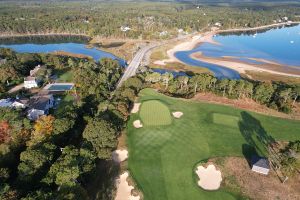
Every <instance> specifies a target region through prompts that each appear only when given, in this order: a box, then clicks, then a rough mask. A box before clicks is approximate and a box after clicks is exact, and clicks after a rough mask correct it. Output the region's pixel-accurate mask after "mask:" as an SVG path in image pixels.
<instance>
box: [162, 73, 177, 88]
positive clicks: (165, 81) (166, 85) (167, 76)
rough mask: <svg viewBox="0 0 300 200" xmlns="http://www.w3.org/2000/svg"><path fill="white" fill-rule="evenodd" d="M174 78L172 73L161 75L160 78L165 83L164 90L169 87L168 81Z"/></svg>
mask: <svg viewBox="0 0 300 200" xmlns="http://www.w3.org/2000/svg"><path fill="white" fill-rule="evenodd" d="M173 78H174V76H173V74H172V73H168V72H167V73H164V74H163V75H162V76H161V80H162V81H163V84H164V85H165V90H167V89H168V87H169V82H170V81H171V80H172V79H173Z"/></svg>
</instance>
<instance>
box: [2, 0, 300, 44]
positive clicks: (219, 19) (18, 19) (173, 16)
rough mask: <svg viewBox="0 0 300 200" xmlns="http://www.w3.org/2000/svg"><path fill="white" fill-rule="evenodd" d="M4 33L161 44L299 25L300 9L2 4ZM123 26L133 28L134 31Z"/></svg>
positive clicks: (163, 4) (96, 3)
mask: <svg viewBox="0 0 300 200" xmlns="http://www.w3.org/2000/svg"><path fill="white" fill-rule="evenodd" d="M0 4H1V9H0V22H1V23H0V33H2V34H5V35H11V34H35V33H39V34H47V33H70V34H85V35H88V36H96V35H99V36H102V37H128V38H142V39H159V38H161V37H162V35H163V36H164V37H163V38H166V37H174V36H177V34H178V30H181V29H182V30H183V31H185V32H188V33H191V32H193V31H200V30H202V29H207V28H209V27H212V26H214V25H215V23H220V24H222V28H224V29H226V28H236V27H255V26H261V25H265V24H271V23H274V20H277V21H278V20H281V19H282V18H283V17H288V19H289V20H293V21H299V16H300V11H299V7H297V6H291V5H288V4H287V5H285V4H284V5H282V4H281V6H277V5H276V4H266V5H264V6H261V5H260V6H258V5H256V4H251V5H246V6H238V5H237V6H232V7H228V6H210V5H206V4H195V3H190V2H188V3H174V2H173V3H169V2H155V3H153V2H152V3H150V2H138V3H136V2H124V3H123V2H102V1H100V2H99V1H89V3H86V2H84V1H83V2H81V1H76V2H64V1H62V2H56V1H49V2H41V1H33V2H23V1H20V2H11V3H9V2H2V3H1V2H0ZM121 27H128V28H130V30H126V29H123V30H121Z"/></svg>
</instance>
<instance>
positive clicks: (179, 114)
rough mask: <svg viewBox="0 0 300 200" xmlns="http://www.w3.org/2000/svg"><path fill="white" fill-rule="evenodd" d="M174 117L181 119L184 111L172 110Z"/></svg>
mask: <svg viewBox="0 0 300 200" xmlns="http://www.w3.org/2000/svg"><path fill="white" fill-rule="evenodd" d="M172 115H173V117H175V118H177V119H179V118H180V117H182V115H183V113H182V112H178V111H177V112H172Z"/></svg>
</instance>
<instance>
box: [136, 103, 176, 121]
mask: <svg viewBox="0 0 300 200" xmlns="http://www.w3.org/2000/svg"><path fill="white" fill-rule="evenodd" d="M140 117H141V120H142V122H143V124H144V125H146V126H160V125H169V124H171V123H172V118H171V114H170V111H169V108H168V106H166V105H165V104H164V103H162V102H160V101H157V100H150V101H145V102H143V103H142V105H141V109H140Z"/></svg>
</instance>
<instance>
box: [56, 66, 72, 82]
mask: <svg viewBox="0 0 300 200" xmlns="http://www.w3.org/2000/svg"><path fill="white" fill-rule="evenodd" d="M54 74H56V75H57V76H58V80H57V81H58V82H73V71H72V70H71V69H69V68H65V69H56V70H55V71H54Z"/></svg>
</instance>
